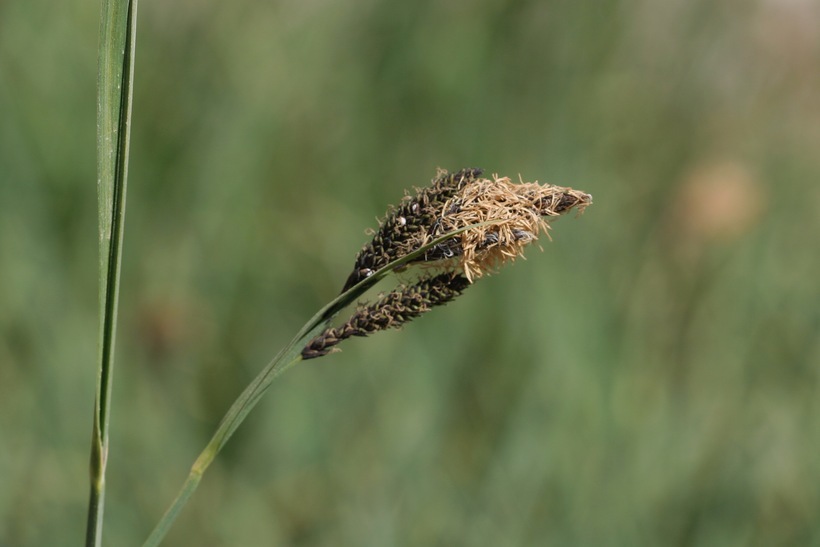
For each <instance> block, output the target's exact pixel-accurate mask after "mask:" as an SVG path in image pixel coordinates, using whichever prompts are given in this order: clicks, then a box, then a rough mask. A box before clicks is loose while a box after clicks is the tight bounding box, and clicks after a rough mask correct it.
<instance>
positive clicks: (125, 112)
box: [85, 0, 137, 547]
mask: <svg viewBox="0 0 820 547" xmlns="http://www.w3.org/2000/svg"><path fill="white" fill-rule="evenodd" d="M136 23H137V0H103V2H102V10H101V22H100V46H99V73H98V79H97V176H98V180H97V192H98V213H99V244H100V259H99V261H100V271H99V284H100V331H99V353H98V382H97V392H96V397H95V401H94V417H93V424H92V430H91V431H92V439H91V462H90V473H91V486H90V494H89V501H88V520H87V526H86V540H85V544H86V546H88V547H91V546H99V545H101V543H102V525H103V514H104V509H105V471H106V463H107V458H108V426H109V422H110V419H109V418H110V416H109V414H110V408H111V390H112V387H113V365H114V341H115V338H116V327H117V303H118V298H119V282H120V267H121V261H122V240H123V232H124V220H125V196H126V187H127V184H126V183H127V174H128V149H129V136H130V125H131V123H130V122H131V103H132V86H133V81H134V52H135V37H136Z"/></svg>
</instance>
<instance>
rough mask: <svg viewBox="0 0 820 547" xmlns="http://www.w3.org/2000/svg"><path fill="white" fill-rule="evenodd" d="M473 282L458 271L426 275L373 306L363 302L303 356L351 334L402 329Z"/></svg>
mask: <svg viewBox="0 0 820 547" xmlns="http://www.w3.org/2000/svg"><path fill="white" fill-rule="evenodd" d="M469 285H470V282H469V281H468V280H467V278H465V277H463V276H461V275H459V274H456V273H454V272H449V273H443V274H439V275H436V276H434V277H425V278H422V279H421V280H420V281H418V282H416V283H415V284H413V285H409V286H408V285H402V286H400V287H398V288H397V289H395V290H393V291H390V292H389V293H387V294H386V295H384V296H382V297H381V298H379V299H378V300H377V301H376V302H375V303H373V304H370V305H359V306H358V307H357V308H356V311H355V312H354V313H353V315H352V316H351V317H350V319H348V320H347V322H346V323H345V324H344V325H342V326H340V327H335V328H334V327H329V328H327V329H325V330H324V331H323V332H322V333H321V334H320V335H319V336H317V337H315V338H314V339H313V340H311V341H310V342H309V343H308V344H307V345H306V346H305V348H304V349H303V350H302V359H313V358H315V357H321V356H322V355H326V354H328V353H330V352H331V351H333V349H334V346H336V344H338V343H339V342H341V341H342V340H345V339H346V338H350V337H351V336H368V335H370V334H373V333H374V332H378V331H380V330H387V329H393V328H399V327H400V326H401V325H403V324H404V323H407V322H408V321H411V320H413V319H415V318H416V317H418V316H420V315H422V314H424V313H427V312H428V311H430V310H431V309H433V308H434V307H436V306H441V305H444V304H446V303H447V302H450V301H451V300H453V299H454V298H455V297H457V296H458V295H460V294H461V293H462V291H464V289H466V288H467V287H468V286H469Z"/></svg>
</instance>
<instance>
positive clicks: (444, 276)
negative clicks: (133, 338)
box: [86, 0, 592, 547]
mask: <svg viewBox="0 0 820 547" xmlns="http://www.w3.org/2000/svg"><path fill="white" fill-rule="evenodd" d="M136 7H137V1H136V0H102V18H101V33H100V59H99V77H98V109H97V112H98V114H97V157H98V196H99V199H98V208H99V229H100V234H99V242H100V271H99V280H100V283H99V285H100V333H99V339H100V343H99V347H100V350H99V352H98V355H99V359H98V371H99V373H98V385H97V395H96V403H95V407H94V416H93V422H92V423H93V425H92V443H91V493H90V497H89V509H88V524H87V534H86V546H88V547H90V546H98V545H101V537H102V524H103V509H104V500H105V469H106V462H107V459H108V428H109V424H110V422H111V420H110V412H109V409H110V402H111V392H112V387H113V381H112V380H113V374H112V371H113V356H114V341H115V338H116V336H115V334H116V319H117V301H118V292H119V277H120V276H119V272H120V263H121V256H122V238H123V232H124V216H125V196H126V180H127V171H128V169H127V166H128V143H129V127H130V116H131V97H132V92H131V90H132V86H133V66H134V65H133V62H134V53H135V29H136ZM482 175H483V173H482V171H481V169H475V168H470V169H462V170H460V171H456V172H453V173H450V172H447V171H439V172H438V174H437V175H436V177H435V178H434V179H433V181H432V183H431V184H430V185H429V186H427V187H424V188H416V189H415V190H414V191H413V192H412V193H410V194H407V195H405V197H404V198H403V199H402V200H401V202H400V203H399V204H398V205H397V206H395V207H390V208H389V209H388V211H387V213H386V215H385V216H384V217H383V218H382V219H381V221H380V222H379V226H378V228H377V229H376V230H375V231H374V233H373V237H372V239H371V240H370V241H369V242H368V243H366V244H365V245H364V246H363V247H362V249H361V250H360V251H359V253H358V254H357V255H356V258H355V260H354V264H353V268H352V270H351V272H350V273H349V275H348V276H347V277H346V280H345V281H344V283H343V285H342V290H341V293H340V294H339V295H338V296H336V297H335V298H334V299H333V300H331V301H330V302H329V303H328V304H327V305H326V306H324V307H323V308H322V309H321V310H319V311H318V312H317V313H316V314H315V315H314V316H313V317H312V318H311V319H310V320H309V321H308V322H307V323H306V324H305V325H304V326H303V327H302V328H301V329H300V330H299V332H298V333H297V334H296V336H294V338H293V339H292V340H291V342H290V343H288V344H287V345H286V346H285V347H284V348H282V349H281V350H280V351H279V353H278V354H277V355H276V356H275V357H274V358H273V359H272V360H271V361H270V362H269V363H268V364H267V366H265V367H264V369H263V370H262V371H261V372H260V373H259V374H258V375H257V376H256V378H254V380H253V381H252V382H251V383H250V384H249V385H248V386H247V387H246V388H245V390H244V391H243V392H242V393H241V394H240V395H239V397H238V398H237V399H236V401H235V402H234V403H233V405H232V406H231V407H230V409H229V410H228V412H227V413H226V414H225V416H224V417H223V419H222V421H221V422H220V424H219V425H218V427H217V429H216V431H215V433H214V435H213V437H212V438H211V440H210V441H209V442H208V444H207V445H206V446H205V448H204V450H203V451H202V452H201V453H200V454H199V456H198V457H197V459H196V460H195V461H194V463H193V465H192V467H191V470H190V472H189V474H188V477H187V478H186V480H185V481H184V483H183V485H182V488H181V489H180V491H179V493H178V495H177V497H176V498H175V499H174V500H173V501H172V502H171V505H170V506H169V507H168V509H167V511H166V512H165V513H164V515H163V516H162V517H161V519H160V520H159V522H158V524H157V525H156V527H155V528H154V530H153V531H152V532H151V534H150V536H149V537H148V539H147V540H146V542H145V545H147V546H153V545H159V543H160V542H161V541H162V539H163V538H164V537H165V535H166V533H167V532H168V530H169V529H170V527H171V525H172V524H173V522H174V520H175V519H176V518H177V516H178V515H179V512H180V511H181V509H182V508H183V506H184V505H185V503H186V502H187V501H188V499H189V498H190V496H191V495H192V494H193V492H194V491H195V490H196V488H197V486H198V485H199V482H200V481H201V479H202V476H203V474H204V473H205V471H206V470H207V469H208V467H209V466H210V464H211V463H212V462H213V461H214V458H215V457H216V456H217V454H218V453H219V451H220V450H221V449H222V448H223V447H224V446H225V444H226V443H227V441H228V440H229V439H230V437H231V435H233V433H234V432H235V431H236V429H237V428H238V427H239V425H240V424H241V423H242V422H243V421H244V419H245V418H246V417H247V415H248V413H249V412H250V411H251V410H252V409H253V407H254V406H255V405H256V403H257V402H259V400H260V398H261V397H262V395H264V393H265V392H266V391H267V389H268V388H269V387H270V385H271V382H273V380H274V379H275V378H276V377H278V376H279V375H280V374H281V373H282V372H284V371H286V370H287V369H289V368H290V367H292V366H294V365H296V364H297V363H299V362H302V361H307V360H311V359H316V358H319V357H323V356H326V355H328V354H330V353H332V352H335V351H338V349H339V348H338V345H339V344H340V343H342V342H343V341H344V340H346V339H347V338H350V337H351V336H369V335H372V334H375V333H377V332H379V331H382V330H386V329H392V328H398V327H401V326H402V325H404V324H405V323H407V322H408V321H411V320H413V319H416V318H418V317H419V316H421V315H423V314H425V313H427V312H428V311H430V310H432V309H433V308H435V307H437V306H442V305H444V304H447V303H449V302H451V301H453V300H454V299H455V298H457V297H459V296H460V295H461V294H462V293H463V292H464V291H465V290H466V289H467V288H468V287H469V286H470V285H472V284H473V283H474V282H476V281H477V280H479V279H480V278H482V277H484V276H485V275H488V274H490V273H493V272H495V271H496V270H497V269H498V268H499V267H500V266H502V265H504V264H505V263H508V262H512V261H514V260H515V259H516V258H518V257H520V256H522V255H523V252H524V249H525V248H526V247H527V246H529V245H530V244H532V243H534V242H536V241H537V240H538V239H539V236H540V235H547V236H549V229H550V226H549V220H551V219H553V218H555V217H557V216H559V215H562V214H564V213H567V212H569V211H571V210H576V211H578V212H581V211H583V210H584V209H585V208H586V207H587V206H588V205H590V204H591V203H592V196H590V195H589V194H586V193H584V192H580V191H577V190H573V189H571V188H565V187H560V186H552V185H541V184H538V183H523V182H521V183H518V184H516V183H513V182H512V181H511V180H510V179H509V178H505V177H498V176H492V177H490V178H485V177H483V176H482ZM410 268H413V271H414V272H416V275H415V276H410V275H409V274H410V272H408V270H409V269H410ZM397 272H404V273H403V275H402V278H403V280H404V281H403V282H402V283H401V284H400V285H399V286H398V287H396V288H395V289H393V290H391V291H389V292H388V293H386V294H382V295H379V296H378V297H377V298H376V299H375V300H374V301H373V302H370V303H368V302H358V300H359V299H360V298H361V297H362V296H363V295H364V294H365V293H366V292H367V291H368V290H369V289H370V288H371V287H373V286H374V285H375V284H376V283H378V282H379V281H381V280H382V279H384V278H385V277H387V276H388V275H390V274H393V273H397ZM408 278H410V279H412V280H411V281H408V280H407V279H408ZM350 306H353V310H352V311H351V312H349V314H348V316H347V318H346V319H345V320H344V321H341V322H338V321H335V318H336V316H337V315H338V314H340V313H341V312H342V311H343V310H346V309H349V308H350Z"/></svg>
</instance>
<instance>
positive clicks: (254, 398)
mask: <svg viewBox="0 0 820 547" xmlns="http://www.w3.org/2000/svg"><path fill="white" fill-rule="evenodd" d="M493 223H494V222H482V223H479V224H473V225H470V226H465V227H464V228H460V229H458V230H454V231H452V232H449V233H447V234H445V235H443V236H441V237H439V238H437V239H435V240H433V241H431V242H430V243H428V244H427V245H424V246H423V247H421V248H419V249H418V250H416V251H414V252H412V253H409V254H407V255H405V256H404V257H402V258H400V259H398V260H394V261H393V262H391V263H390V264H388V265H387V266H385V267H384V268H382V269H381V270H379V271H377V272H376V273H374V274H373V275H371V276H370V277H368V278H366V279H364V280H362V281H360V282H359V283H358V284H356V285H354V286H353V287H351V288H350V289H349V290H348V291H346V292H344V293H342V294H340V295H339V296H337V297H336V298H335V299H334V300H333V301H331V302H330V303H329V304H327V305H326V306H325V307H324V308H322V309H321V310H319V312H317V313H316V315H314V316H313V317H312V318H311V319H310V321H308V322H307V323H306V324H305V326H303V327H302V329H301V330H300V331H299V332H298V333H297V334H296V336H295V337H294V338H293V340H291V341H290V343H289V344H288V345H287V346H285V347H284V348H283V349H282V351H280V352H279V354H278V355H277V356H276V357H274V358H273V360H272V361H271V362H270V363H268V365H267V366H266V367H265V368H264V369H263V370H262V372H260V373H259V375H258V376H257V377H256V378H254V379H253V381H252V382H251V383H250V384H249V385H248V387H246V388H245V390H244V391H243V392H242V394H241V395H240V396H239V397H238V398H237V399H236V401H234V403H233V404H232V405H231V408H230V409H229V410H228V412H227V413H226V414H225V417H224V418H222V422H220V424H219V427H218V428H217V430H216V432H215V433H214V435H213V437H211V440H210V441H209V442H208V444H207V446H205V449H204V450H203V451H202V452H201V453H200V454H199V457H197V459H196V461H195V462H194V464H193V466H191V471H190V473H189V474H188V478H187V479H185V482H184V483H183V485H182V488H181V489H180V491H179V494H177V497H176V498H175V499H174V501H173V502H171V506H170V507H169V508H168V510H167V511H165V514H164V515H162V518H161V519H160V521H159V522H158V523H157V525H156V527H155V528H154V530H153V531H152V532H151V535H150V536H148V539H147V540H146V541H145V543H144V544H143V547H154V546H156V545H159V543H160V542H161V541H162V539H163V538H164V537H165V534H166V533H168V530H169V529H170V527H171V524H173V522H174V520H176V518H177V516H178V515H179V512H180V510H181V509H182V507H183V506H184V505H185V503H186V502H187V501H188V499H189V498H190V497H191V495H192V494H193V493H194V490H196V488H197V486H199V481H200V480H202V475H203V474H204V473H205V471H206V470H207V469H208V466H210V465H211V462H213V460H214V458H216V455H217V454H218V453H219V451H220V450H221V449H222V447H223V446H225V444H226V443H227V442H228V439H230V437H231V435H233V433H234V432H235V431H236V429H237V428H238V427H239V425H240V424H241V423H242V422H243V421H244V420H245V417H246V416H247V415H248V413H250V411H251V410H252V409H253V407H254V406H256V403H258V402H259V400H260V399H261V398H262V395H264V394H265V392H266V391H267V390H268V388H269V387H270V385H271V383H272V382H273V380H274V379H275V378H276V377H277V376H279V375H280V374H282V373H283V372H285V371H286V370H288V369H289V368H290V367H292V366H294V365H295V364H296V363H298V362H299V361H301V360H302V356H301V351H302V348H304V346H305V344H307V342H308V341H310V339H311V338H313V337H314V336H315V335H317V334H318V333H319V332H320V331H321V330H322V329H324V328H325V327H326V326H327V325H328V323H330V320H331V319H333V317H334V316H335V315H336V314H337V313H338V312H339V311H341V310H342V309H344V308H345V307H347V306H348V305H349V304H351V303H352V302H354V301H355V300H356V299H358V298H359V297H360V296H361V295H363V294H364V293H365V292H366V291H367V290H368V289H370V288H371V287H372V286H373V285H375V284H376V283H378V282H379V281H381V280H382V279H384V278H385V277H386V276H387V275H388V274H389V273H390V272H392V271H393V270H395V269H396V268H400V267H401V266H404V265H405V264H407V263H409V262H412V261H413V260H414V259H416V258H418V257H419V256H421V255H422V254H424V253H425V252H427V251H428V250H430V249H432V248H433V247H435V246H436V245H438V244H440V243H443V242H445V241H447V240H448V239H450V238H452V237H453V236H455V235H458V234H460V233H461V232H464V231H466V230H470V229H473V228H476V227H478V226H484V225H488V224H493Z"/></svg>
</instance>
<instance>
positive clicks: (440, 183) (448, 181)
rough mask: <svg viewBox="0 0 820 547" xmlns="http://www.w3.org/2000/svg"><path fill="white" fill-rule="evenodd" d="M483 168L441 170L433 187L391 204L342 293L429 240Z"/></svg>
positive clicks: (362, 251)
mask: <svg viewBox="0 0 820 547" xmlns="http://www.w3.org/2000/svg"><path fill="white" fill-rule="evenodd" d="M481 172H482V171H481V169H472V168H470V169H462V170H461V171H457V172H455V173H448V172H447V171H444V170H440V171H439V172H438V174H437V175H436V178H435V179H433V182H432V184H431V185H430V186H428V187H426V188H422V189H416V192H415V194H414V195H412V196H410V195H408V196H405V197H404V199H403V200H402V201H401V203H400V204H399V205H398V206H397V207H391V208H390V209H389V210H388V211H387V214H386V215H385V217H384V219H383V220H382V221H381V222H380V223H379V228H378V230H377V231H376V233H375V234H374V236H373V239H372V240H371V241H370V242H369V243H367V244H366V245H365V246H364V247H362V250H361V251H359V254H358V255H357V256H356V263H355V264H354V266H353V271H352V272H351V273H350V275H349V276H348V278H347V281H346V282H345V284H344V287H343V288H342V292H345V291H346V290H347V289H349V288H350V287H352V286H353V285H355V284H356V283H358V282H359V281H361V280H362V279H364V278H366V277H369V276H370V275H372V274H373V273H375V272H376V271H377V270H379V269H380V268H383V267H384V266H386V265H387V264H389V263H390V262H392V261H394V260H396V259H398V258H401V257H402V256H404V255H406V254H408V253H411V252H413V251H415V250H416V249H418V248H419V247H421V246H422V245H424V244H425V243H427V241H429V237H430V234H431V233H432V231H433V230H434V228H435V226H436V222H437V220H438V216H439V214H440V211H441V208H442V206H443V205H444V204H445V203H446V202H447V200H449V199H451V198H452V197H453V196H454V195H456V194H457V193H458V192H459V191H460V190H462V189H464V188H465V187H467V186H469V185H470V184H471V183H473V182H474V181H476V180H478V177H480V176H481Z"/></svg>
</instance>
